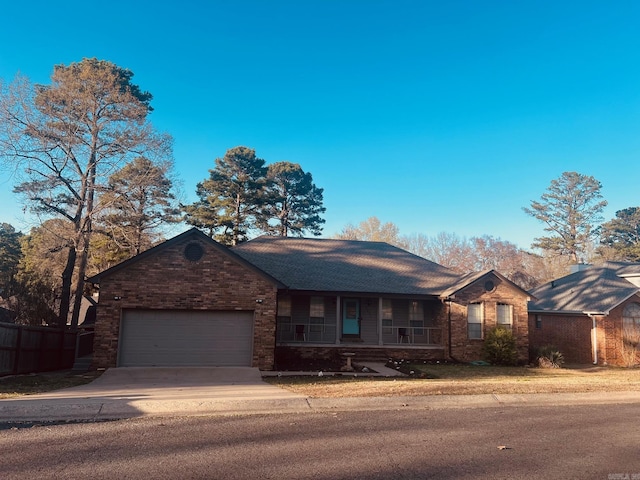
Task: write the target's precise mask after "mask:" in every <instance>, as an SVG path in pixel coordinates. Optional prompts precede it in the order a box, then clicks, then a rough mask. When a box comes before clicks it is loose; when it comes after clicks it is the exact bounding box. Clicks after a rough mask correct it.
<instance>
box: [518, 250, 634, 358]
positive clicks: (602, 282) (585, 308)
mask: <svg viewBox="0 0 640 480" xmlns="http://www.w3.org/2000/svg"><path fill="white" fill-rule="evenodd" d="M531 294H532V296H533V297H535V298H536V300H535V301H534V302H532V303H530V305H529V343H530V346H531V356H532V357H533V356H535V355H536V352H537V350H538V349H539V348H540V347H544V346H548V345H553V346H554V347H556V348H557V349H558V350H559V351H560V352H562V353H563V355H564V357H565V360H566V362H567V363H593V364H599V365H620V366H632V365H636V364H638V363H639V361H640V355H639V352H638V349H639V347H640V264H639V263H625V262H607V263H605V264H604V265H602V266H589V265H581V266H580V269H578V271H575V272H574V273H572V274H570V275H567V276H565V277H562V278H559V279H557V280H554V281H552V282H549V283H547V284H545V285H542V286H540V287H538V288H536V289H534V290H533V291H532V292H531Z"/></svg>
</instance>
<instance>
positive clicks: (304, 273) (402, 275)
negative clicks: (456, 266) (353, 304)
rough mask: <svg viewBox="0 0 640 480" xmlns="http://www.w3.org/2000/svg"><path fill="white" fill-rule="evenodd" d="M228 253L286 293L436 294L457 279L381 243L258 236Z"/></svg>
mask: <svg viewBox="0 0 640 480" xmlns="http://www.w3.org/2000/svg"><path fill="white" fill-rule="evenodd" d="M232 250H233V252H235V253H236V254H237V255H239V256H240V257H242V258H244V259H245V260H247V261H249V262H251V263H253V264H254V265H256V266H257V267H258V268H260V269H261V270H263V271H265V272H267V273H268V274H269V275H271V276H272V277H274V278H277V279H278V280H279V281H280V282H282V283H283V284H285V285H286V286H287V287H288V288H289V289H290V290H306V291H331V292H354V293H355V292H358V293H388V294H413V295H440V294H441V293H442V292H443V291H445V290H446V289H447V288H448V287H449V286H450V285H452V284H454V283H456V282H457V281H458V280H459V279H460V278H461V276H460V275H459V274H457V273H455V272H453V271H451V270H449V269H448V268H445V267H443V266H441V265H438V264H437V263H434V262H431V261H429V260H426V259H424V258H422V257H418V256H416V255H413V254H411V253H409V252H407V251H405V250H402V249H400V248H397V247H394V246H392V245H389V244H387V243H382V242H361V241H355V240H331V239H311V238H288V237H268V236H263V237H258V238H256V239H254V240H251V241H249V242H246V243H242V244H240V245H238V246H236V247H233V249H232Z"/></svg>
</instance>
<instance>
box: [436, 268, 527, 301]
mask: <svg viewBox="0 0 640 480" xmlns="http://www.w3.org/2000/svg"><path fill="white" fill-rule="evenodd" d="M490 277H495V278H497V279H498V280H500V281H501V282H503V283H506V284H508V285H510V286H511V288H513V289H515V290H517V291H519V292H520V293H522V294H523V295H524V296H525V297H531V296H532V295H531V293H529V292H527V291H526V290H524V289H523V288H521V287H520V286H518V285H517V284H515V283H513V282H512V281H511V280H509V279H508V278H507V277H505V276H504V275H502V274H501V273H499V272H497V271H496V270H483V271H481V272H471V273H469V274H467V275H465V276H463V277H462V278H461V279H460V280H459V281H458V282H456V283H455V284H453V285H451V287H449V288H448V289H447V290H445V291H444V292H443V293H442V297H444V298H447V297H454V296H455V295H456V293H458V292H460V291H461V290H464V289H465V288H468V287H469V286H471V285H473V284H475V283H477V282H481V281H486V280H488V279H489V278H490Z"/></svg>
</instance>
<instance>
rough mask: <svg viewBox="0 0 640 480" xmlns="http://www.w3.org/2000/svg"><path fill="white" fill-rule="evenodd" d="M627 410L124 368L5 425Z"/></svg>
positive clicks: (7, 410) (588, 399) (205, 371)
mask: <svg viewBox="0 0 640 480" xmlns="http://www.w3.org/2000/svg"><path fill="white" fill-rule="evenodd" d="M621 403H638V404H640V392H638V391H633V392H610V393H562V394H528V395H492V394H488V395H432V396H410V397H359V398H307V397H305V396H303V395H299V394H295V393H291V392H288V391H285V390H282V389H280V388H278V387H275V386H273V385H269V384H267V383H265V382H263V381H262V378H261V373H260V372H259V371H258V370H257V369H252V368H205V367H202V368H184V369H183V368H153V369H148V368H117V369H109V370H107V371H106V372H105V373H104V374H103V375H102V376H101V377H100V378H98V379H96V380H95V381H93V382H91V383H89V384H87V385H82V386H79V387H73V388H68V389H64V390H58V391H55V392H50V393H46V394H41V395H32V396H24V397H19V398H17V399H6V400H0V423H11V422H32V421H34V422H46V421H99V420H110V419H122V418H134V417H142V416H176V415H245V414H268V413H288V412H290V413H294V412H295V413H299V412H313V411H315V412H320V411H345V410H372V411H374V410H399V409H422V410H436V409H445V408H490V407H521V406H528V405H531V406H534V405H535V406H541V405H550V406H552V405H553V406H557V405H596V404H621Z"/></svg>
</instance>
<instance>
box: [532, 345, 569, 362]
mask: <svg viewBox="0 0 640 480" xmlns="http://www.w3.org/2000/svg"><path fill="white" fill-rule="evenodd" d="M536 364H537V365H538V367H540V368H562V366H563V365H564V355H562V352H560V351H559V350H558V349H557V348H556V347H554V346H553V345H545V346H544V347H540V349H539V350H538V357H537V358H536Z"/></svg>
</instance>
